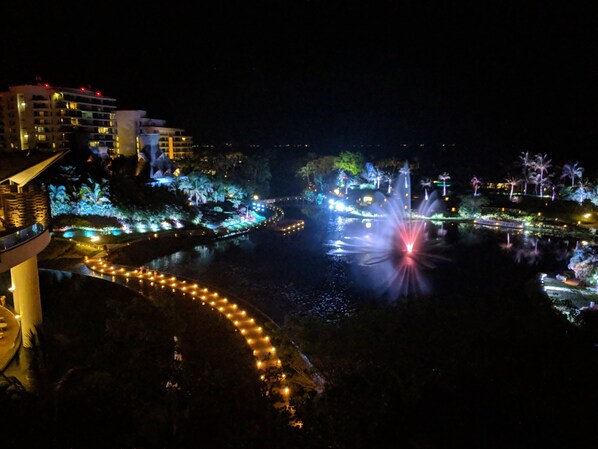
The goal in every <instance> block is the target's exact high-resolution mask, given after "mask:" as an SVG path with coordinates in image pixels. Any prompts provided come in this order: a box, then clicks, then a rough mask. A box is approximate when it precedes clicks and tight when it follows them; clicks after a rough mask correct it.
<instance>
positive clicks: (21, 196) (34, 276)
mask: <svg viewBox="0 0 598 449" xmlns="http://www.w3.org/2000/svg"><path fill="white" fill-rule="evenodd" d="M67 151H68V150H63V151H57V152H50V151H47V152H41V151H37V152H33V151H32V152H24V151H13V152H4V153H0V273H4V272H6V271H8V270H10V283H11V285H10V287H9V288H8V291H3V290H0V298H1V303H0V370H2V369H4V367H5V366H6V364H7V363H8V362H9V361H10V358H11V357H12V356H14V354H15V353H16V351H17V349H18V348H19V347H20V344H21V342H22V344H23V346H24V347H26V348H27V347H31V346H32V345H33V342H34V340H35V333H36V326H38V325H40V324H41V323H42V309H41V297H40V290H39V276H38V268H37V255H38V254H39V253H40V252H42V251H43V250H44V249H45V248H46V246H48V244H49V243H50V219H51V215H50V205H49V199H48V193H47V192H46V191H45V190H44V189H43V188H42V187H40V186H38V185H36V184H34V183H32V182H31V181H33V180H34V178H35V177H36V176H38V175H39V174H40V173H41V172H43V171H44V170H45V169H46V168H48V167H49V166H50V165H52V164H54V163H55V162H56V161H58V160H59V159H61V158H62V157H63V156H64V155H65V154H66V153H67Z"/></svg>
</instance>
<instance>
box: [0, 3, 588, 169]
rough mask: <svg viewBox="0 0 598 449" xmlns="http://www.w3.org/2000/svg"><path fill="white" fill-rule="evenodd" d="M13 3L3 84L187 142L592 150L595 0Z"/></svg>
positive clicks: (584, 156) (561, 153) (577, 153)
mask: <svg viewBox="0 0 598 449" xmlns="http://www.w3.org/2000/svg"><path fill="white" fill-rule="evenodd" d="M17 3H20V5H17ZM23 3H24V2H9V3H8V4H7V5H5V6H3V11H2V25H1V26H0V41H1V42H2V51H1V52H0V87H1V88H2V90H4V89H6V88H7V87H8V86H10V85H15V84H26V83H35V77H36V76H41V77H42V79H43V81H44V82H49V83H50V84H53V85H57V86H67V87H77V86H90V87H91V88H92V89H97V90H101V91H102V92H104V94H105V95H108V96H111V97H115V98H116V99H117V100H118V101H117V106H118V107H119V108H121V109H144V110H147V111H148V115H149V116H151V117H155V118H162V119H166V120H167V123H168V124H169V125H171V126H176V127H182V128H185V129H186V130H188V131H189V132H190V133H191V134H192V135H193V136H194V140H195V142H196V143H221V142H225V141H230V142H233V143H262V144H274V143H308V144H310V145H312V146H313V147H316V148H322V149H324V150H328V149H330V150H331V151H334V150H337V149H338V148H341V147H343V146H348V145H360V144H381V145H384V146H386V147H393V146H397V145H400V144H402V143H408V144H412V145H413V144H419V143H425V144H426V145H440V144H442V143H447V144H448V143H455V144H457V145H459V146H461V147H463V148H469V149H470V150H471V151H472V152H479V149H480V148H488V147H492V148H495V149H496V151H499V152H504V153H505V154H507V155H508V157H512V155H513V154H515V155H517V154H518V153H519V151H521V150H530V151H531V152H533V153H536V152H548V153H550V154H551V155H554V157H555V158H574V159H580V160H581V161H582V162H583V163H582V165H584V164H585V165H587V164H589V163H591V159H592V158H594V160H596V159H598V158H596V156H595V155H594V154H593V152H594V149H595V148H596V142H597V140H598V132H597V129H598V120H597V115H598V108H597V105H598V101H597V100H598V95H597V89H596V86H597V83H596V82H597V64H596V59H597V55H598V51H597V50H598V48H597V47H598V33H597V32H598V29H597V26H596V25H597V23H598V20H597V19H598V2H596V1H587V2H557V3H560V5H561V6H554V3H555V2H525V1H517V2H509V1H483V2H477V3H473V2H461V3H460V4H461V5H462V6H455V4H457V3H458V2H440V1H438V2H431V1H414V2H400V1H396V2H375V1H367V2H366V1H364V2H349V1H347V2H336V1H320V2H316V1H305V0H298V1H292V2H291V1H280V0H279V1H263V2H255V1H245V2H230V1H212V2H186V5H184V6H183V5H180V4H179V2H160V3H159V4H158V5H157V6H154V5H152V4H150V2H147V3H138V2H126V3H127V5H126V6H125V5H123V4H124V3H125V2H120V3H110V2H77V3H71V2H68V1H67V2H51V3H52V5H51V6H50V5H48V6H44V7H40V6H31V5H29V4H23ZM204 3H208V4H204ZM465 4H467V5H466V6H465ZM69 5H73V6H69ZM523 5H525V6H523ZM551 5H552V6H551ZM100 7H101V8H102V9H101V10H99V8H100Z"/></svg>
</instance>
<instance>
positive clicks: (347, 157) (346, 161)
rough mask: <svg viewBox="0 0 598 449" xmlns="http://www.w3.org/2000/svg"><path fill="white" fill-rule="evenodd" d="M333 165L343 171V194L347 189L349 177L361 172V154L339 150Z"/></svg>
mask: <svg viewBox="0 0 598 449" xmlns="http://www.w3.org/2000/svg"><path fill="white" fill-rule="evenodd" d="M335 167H336V168H338V170H339V172H341V173H343V174H344V176H343V179H344V180H345V194H347V192H348V191H349V184H350V183H349V179H350V178H352V177H355V176H357V175H358V174H359V173H361V170H362V168H363V155H362V154H361V153H360V152H355V151H341V153H340V154H339V156H338V159H337V160H336V163H335Z"/></svg>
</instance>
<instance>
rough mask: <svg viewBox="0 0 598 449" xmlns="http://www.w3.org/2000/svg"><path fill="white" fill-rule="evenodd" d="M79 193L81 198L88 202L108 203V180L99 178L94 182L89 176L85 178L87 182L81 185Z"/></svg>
mask: <svg viewBox="0 0 598 449" xmlns="http://www.w3.org/2000/svg"><path fill="white" fill-rule="evenodd" d="M79 194H80V196H81V198H83V200H85V201H88V202H89V203H90V204H102V203H109V202H110V199H109V198H108V197H109V196H110V193H109V192H108V181H107V180H106V179H102V180H100V182H94V181H93V180H92V179H91V178H89V179H88V180H87V183H86V184H85V183H84V184H83V185H82V186H81V189H80V191H79Z"/></svg>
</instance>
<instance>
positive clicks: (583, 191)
mask: <svg viewBox="0 0 598 449" xmlns="http://www.w3.org/2000/svg"><path fill="white" fill-rule="evenodd" d="M591 188H592V185H591V184H590V182H589V181H588V180H587V179H580V180H579V182H578V183H577V188H576V189H575V192H573V199H574V200H575V201H577V202H578V203H579V205H580V206H581V205H582V204H583V202H584V201H585V200H586V199H587V198H588V197H589V192H590V189H591Z"/></svg>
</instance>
